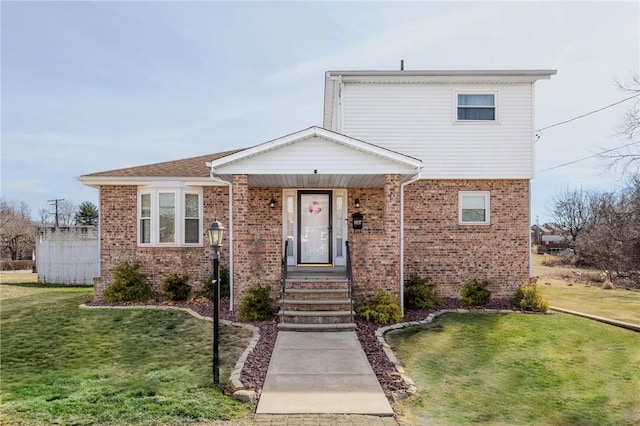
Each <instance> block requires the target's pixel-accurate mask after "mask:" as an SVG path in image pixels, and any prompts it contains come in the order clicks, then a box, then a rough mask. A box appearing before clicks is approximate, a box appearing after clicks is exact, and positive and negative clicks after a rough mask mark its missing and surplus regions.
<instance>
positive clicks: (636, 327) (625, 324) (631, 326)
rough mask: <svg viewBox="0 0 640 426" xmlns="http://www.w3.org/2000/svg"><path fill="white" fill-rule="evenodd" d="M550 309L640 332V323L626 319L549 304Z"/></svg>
mask: <svg viewBox="0 0 640 426" xmlns="http://www.w3.org/2000/svg"><path fill="white" fill-rule="evenodd" d="M549 309H551V310H552V311H556V312H562V313H563V314H569V315H576V316H579V317H582V318H587V319H590V320H594V321H598V322H602V323H605V324H609V325H615V326H616V327H620V328H626V329H627V330H632V331H636V332H640V325H636V324H631V323H628V322H624V321H618V320H614V319H611V318H605V317H599V316H597V315H591V314H585V313H584V312H578V311H572V310H571V309H565V308H558V307H556V306H549Z"/></svg>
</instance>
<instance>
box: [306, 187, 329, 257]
mask: <svg viewBox="0 0 640 426" xmlns="http://www.w3.org/2000/svg"><path fill="white" fill-rule="evenodd" d="M332 198H333V197H332V192H331V191H298V241H299V242H300V244H298V263H299V264H303V265H304V264H306V265H310V264H311V265H312V264H315V265H330V264H331V263H332V259H333V255H332V253H331V246H332V244H331V241H332V239H333V238H332V235H331V223H332Z"/></svg>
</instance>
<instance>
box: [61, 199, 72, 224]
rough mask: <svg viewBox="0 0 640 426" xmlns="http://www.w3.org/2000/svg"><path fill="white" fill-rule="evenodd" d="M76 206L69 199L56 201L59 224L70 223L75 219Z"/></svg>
mask: <svg viewBox="0 0 640 426" xmlns="http://www.w3.org/2000/svg"><path fill="white" fill-rule="evenodd" d="M75 215H76V206H74V205H73V202H72V201H70V200H62V201H60V202H59V203H58V221H59V224H60V225H72V224H73V223H74V220H75Z"/></svg>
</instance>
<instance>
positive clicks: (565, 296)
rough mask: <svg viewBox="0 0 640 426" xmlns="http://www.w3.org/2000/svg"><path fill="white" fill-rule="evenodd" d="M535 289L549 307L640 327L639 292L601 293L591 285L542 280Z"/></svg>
mask: <svg viewBox="0 0 640 426" xmlns="http://www.w3.org/2000/svg"><path fill="white" fill-rule="evenodd" d="M544 283H548V284H544ZM538 288H539V289H540V291H541V292H542V294H543V295H544V297H546V298H547V299H548V300H549V303H550V304H551V305H552V306H557V307H559V308H565V309H571V310H574V311H579V312H584V313H587V314H592V315H598V316H601V317H606V318H611V319H615V320H618V321H623V322H628V323H631V324H640V292H639V291H630V290H623V289H615V290H604V289H602V288H601V287H595V286H591V287H587V286H584V285H568V284H567V283H566V282H562V281H558V280H543V281H542V283H540V282H538Z"/></svg>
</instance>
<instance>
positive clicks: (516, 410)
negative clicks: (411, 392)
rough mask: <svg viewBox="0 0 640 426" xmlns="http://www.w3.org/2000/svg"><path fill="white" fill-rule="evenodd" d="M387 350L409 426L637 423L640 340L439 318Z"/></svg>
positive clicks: (484, 319)
mask: <svg viewBox="0 0 640 426" xmlns="http://www.w3.org/2000/svg"><path fill="white" fill-rule="evenodd" d="M387 341H388V342H389V343H390V345H391V347H392V348H393V350H394V351H395V353H396V355H397V356H398V358H399V359H400V360H401V362H402V363H403V365H404V366H405V368H406V369H407V371H408V373H409V375H410V376H411V377H412V378H413V379H414V380H415V382H416V385H417V388H418V393H417V394H416V396H415V397H414V398H411V399H409V400H408V401H407V402H404V403H403V404H402V405H401V407H400V408H401V410H403V411H404V416H405V417H406V418H407V420H408V421H410V422H411V423H412V424H437V425H464V424H491V425H513V424H535V425H634V424H640V399H639V398H638V395H640V335H639V334H638V333H634V332H632V331H628V330H624V329H618V328H615V327H612V326H608V325H604V324H601V323H597V322H593V321H589V320H585V319H581V318H578V317H573V316H569V315H564V314H553V315H515V314H510V315H490V314H482V313H476V314H473V313H472V314H447V315H444V316H442V317H439V318H438V319H437V320H436V321H435V322H434V323H433V324H430V325H428V326H424V327H414V328H408V329H404V330H402V331H396V332H392V333H390V334H389V335H388V338H387Z"/></svg>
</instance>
